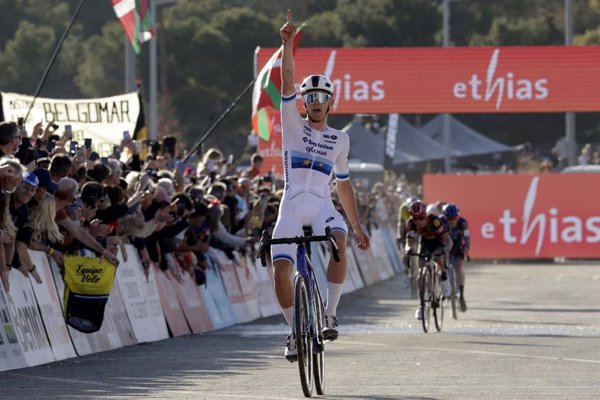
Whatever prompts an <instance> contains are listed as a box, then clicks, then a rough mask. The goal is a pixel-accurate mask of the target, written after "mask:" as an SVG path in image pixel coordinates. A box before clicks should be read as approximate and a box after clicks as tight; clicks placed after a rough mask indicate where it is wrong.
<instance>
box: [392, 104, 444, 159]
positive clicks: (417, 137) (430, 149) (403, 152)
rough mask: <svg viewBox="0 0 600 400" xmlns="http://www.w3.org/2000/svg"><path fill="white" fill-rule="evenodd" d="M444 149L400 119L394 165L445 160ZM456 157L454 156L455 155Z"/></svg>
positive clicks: (400, 117)
mask: <svg viewBox="0 0 600 400" xmlns="http://www.w3.org/2000/svg"><path fill="white" fill-rule="evenodd" d="M444 154H445V152H444V148H443V147H442V145H441V144H439V143H438V142H436V141H435V140H433V139H430V138H429V137H427V136H425V135H423V133H421V131H420V130H419V129H417V128H415V127H414V126H412V125H411V124H410V123H409V122H408V121H407V120H406V119H404V118H402V116H399V117H398V128H397V132H396V151H395V154H394V160H393V165H394V166H396V165H401V164H406V163H414V162H420V161H428V160H438V159H441V158H444ZM453 155H454V154H453Z"/></svg>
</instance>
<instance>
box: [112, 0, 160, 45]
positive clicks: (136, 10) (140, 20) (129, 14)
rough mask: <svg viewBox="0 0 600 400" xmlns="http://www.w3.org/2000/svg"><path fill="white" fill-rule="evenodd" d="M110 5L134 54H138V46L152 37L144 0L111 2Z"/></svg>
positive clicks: (115, 0) (150, 20)
mask: <svg viewBox="0 0 600 400" xmlns="http://www.w3.org/2000/svg"><path fill="white" fill-rule="evenodd" d="M112 5H113V9H114V10H115V14H117V18H119V20H121V25H123V29H125V33H126V34H127V37H128V38H129V42H131V45H132V46H133V50H134V51H135V54H140V52H141V51H142V49H141V47H140V44H142V43H144V42H147V41H148V40H150V39H152V37H153V36H154V28H153V27H152V19H151V18H150V12H149V11H148V4H147V3H146V0H112Z"/></svg>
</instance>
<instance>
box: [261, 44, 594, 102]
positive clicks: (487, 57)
mask: <svg viewBox="0 0 600 400" xmlns="http://www.w3.org/2000/svg"><path fill="white" fill-rule="evenodd" d="M275 50H276V49H260V50H259V51H258V52H257V57H258V59H257V66H258V69H259V70H260V68H262V66H263V65H264V64H265V63H266V62H267V61H268V59H269V57H271V55H272V54H273V53H274V52H275ZM295 61H296V74H295V75H296V76H295V79H296V89H297V90H298V88H299V86H300V82H301V81H302V79H303V78H304V77H305V76H307V75H310V74H325V75H327V76H329V77H330V78H331V80H332V82H333V84H334V86H335V91H336V97H335V99H334V104H333V106H332V110H331V112H333V113H337V114H354V113H378V114H386V113H442V112H449V113H496V112H565V111H599V110H600V47H597V46H586V47H583V46H577V47H562V46H532V47H453V48H348V49H347V48H302V47H300V48H299V49H298V51H297V52H296V56H295ZM299 106H300V105H299Z"/></svg>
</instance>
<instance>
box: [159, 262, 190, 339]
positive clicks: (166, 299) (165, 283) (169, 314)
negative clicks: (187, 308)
mask: <svg viewBox="0 0 600 400" xmlns="http://www.w3.org/2000/svg"><path fill="white" fill-rule="evenodd" d="M154 273H155V276H156V287H157V288H158V293H159V294H160V304H161V305H162V309H163V313H164V314H165V317H166V319H167V325H168V326H169V329H170V330H171V333H172V334H173V336H183V335H189V334H190V333H192V332H191V331H190V328H189V326H188V324H187V321H186V320H185V316H184V315H183V310H182V309H181V307H180V305H179V300H178V299H177V292H176V291H175V288H174V286H173V285H179V284H180V283H179V282H177V281H176V280H175V278H173V277H167V274H166V273H165V272H163V271H161V270H160V269H158V267H157V266H156V265H154Z"/></svg>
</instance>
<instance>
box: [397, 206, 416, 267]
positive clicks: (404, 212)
mask: <svg viewBox="0 0 600 400" xmlns="http://www.w3.org/2000/svg"><path fill="white" fill-rule="evenodd" d="M415 200H418V199H417V198H416V197H409V198H408V199H406V200H405V201H404V202H402V204H401V205H400V208H399V209H398V221H397V223H396V243H397V245H398V249H400V250H404V249H405V248H406V223H407V222H408V220H409V219H410V212H409V211H408V206H409V205H410V203H412V202H413V201H415ZM402 262H403V264H404V272H406V273H407V274H408V273H409V271H410V266H409V263H408V253H405V254H404V257H402Z"/></svg>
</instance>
